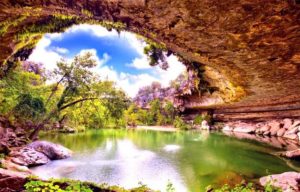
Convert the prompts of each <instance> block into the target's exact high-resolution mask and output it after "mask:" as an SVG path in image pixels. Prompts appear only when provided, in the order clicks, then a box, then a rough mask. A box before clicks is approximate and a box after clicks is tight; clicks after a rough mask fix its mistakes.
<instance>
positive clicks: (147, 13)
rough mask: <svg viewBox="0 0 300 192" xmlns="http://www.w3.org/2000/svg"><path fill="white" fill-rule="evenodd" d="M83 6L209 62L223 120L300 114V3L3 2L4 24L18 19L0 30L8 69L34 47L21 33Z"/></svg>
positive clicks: (209, 0) (0, 10)
mask: <svg viewBox="0 0 300 192" xmlns="http://www.w3.org/2000/svg"><path fill="white" fill-rule="evenodd" d="M31 7H33V8H31ZM82 10H88V11H89V12H91V13H92V14H93V16H92V17H93V19H94V20H110V21H121V22H123V23H125V24H126V25H127V28H126V29H127V30H129V31H132V32H136V33H138V34H141V35H144V36H146V37H149V38H151V39H153V40H156V41H159V42H163V43H165V44H166V46H167V47H168V49H170V50H172V51H173V52H175V53H177V54H178V55H180V56H182V57H183V58H185V59H186V60H191V61H196V62H198V63H202V64H205V65H206V66H207V68H206V69H207V70H206V76H207V78H208V79H209V81H210V83H211V84H212V85H215V86H218V87H219V88H220V94H221V95H222V100H223V101H225V103H223V104H221V106H220V107H219V108H218V111H217V112H218V113H217V114H219V117H220V118H219V119H228V118H229V119H230V118H233V119H239V118H240V115H242V116H243V114H242V113H244V112H248V113H249V114H248V113H247V114H246V117H247V115H248V116H249V118H250V119H251V118H252V116H255V117H257V116H259V115H262V116H264V115H265V116H267V117H280V116H300V5H299V1H294V0H286V1H283V0H265V1H261V0H251V1H250V0H226V1H220V0H135V1H131V0H77V1H75V0H68V1H65V0H34V1H33V0H26V1H24V0H2V1H1V2H0V22H1V23H2V26H4V25H3V22H5V21H9V22H13V21H17V22H15V23H14V25H10V26H9V27H8V28H7V30H6V31H5V32H3V33H2V36H1V41H0V50H1V53H0V63H1V65H2V68H3V70H4V71H5V70H6V69H7V68H9V67H10V65H11V63H10V62H9V61H11V60H14V59H15V57H16V56H17V57H20V58H21V59H22V57H26V55H28V54H29V53H30V48H28V49H24V48H25V47H26V46H25V45H26V41H24V40H23V41H24V42H23V45H22V46H20V44H19V43H18V41H17V40H16V39H15V37H16V35H17V33H18V32H20V31H21V30H22V29H24V28H26V26H28V25H31V24H33V23H37V24H42V23H43V22H45V21H47V19H49V15H54V14H56V13H63V14H75V15H78V16H79V17H81V18H83V17H86V15H84V14H83V13H84V11H82ZM24 13H28V14H27V15H26V17H25V18H20V16H21V15H24ZM2 28H3V27H2ZM55 30H57V31H58V30H59V27H58V28H57V29H54V31H55ZM32 38H33V37H32ZM34 38H39V36H38V35H36V36H35V37H34ZM22 48H23V49H22ZM13 55H15V57H13ZM195 97H196V98H195ZM218 99H219V98H218V97H217V100H218ZM189 102H193V104H192V105H191V104H189ZM187 103H188V106H189V107H190V108H195V107H196V108H197V107H199V106H202V107H203V106H206V105H207V104H206V103H205V102H201V99H197V96H193V97H191V99H190V101H189V99H188V100H187ZM211 103H214V102H210V103H209V104H211ZM219 103H220V102H217V104H219ZM240 106H242V108H240ZM261 113H262V114H261ZM232 114H233V115H232ZM222 115H223V116H222ZM232 116H234V117H232ZM243 117H244V116H243Z"/></svg>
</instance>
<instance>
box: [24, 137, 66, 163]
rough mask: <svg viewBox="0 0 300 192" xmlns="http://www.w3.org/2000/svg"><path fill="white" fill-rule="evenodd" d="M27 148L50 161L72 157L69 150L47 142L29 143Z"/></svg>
mask: <svg viewBox="0 0 300 192" xmlns="http://www.w3.org/2000/svg"><path fill="white" fill-rule="evenodd" d="M28 147H30V148H32V149H34V150H36V151H38V152H40V153H43V154H45V155H46V156H47V157H48V158H49V159H51V160H58V159H65V158H68V157H71V155H72V151H71V150H69V149H67V148H65V147H64V146H62V145H59V144H54V143H51V142H48V141H35V142H33V143H30V144H29V145H28Z"/></svg>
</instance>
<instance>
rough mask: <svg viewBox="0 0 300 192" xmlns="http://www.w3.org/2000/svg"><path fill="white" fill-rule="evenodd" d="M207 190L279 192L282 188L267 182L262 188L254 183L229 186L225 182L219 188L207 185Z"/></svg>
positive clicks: (215, 191)
mask: <svg viewBox="0 0 300 192" xmlns="http://www.w3.org/2000/svg"><path fill="white" fill-rule="evenodd" d="M207 191H212V192H281V191H282V190H281V189H279V188H277V187H274V186H272V185H271V183H268V184H267V185H266V186H265V187H264V188H262V187H261V186H258V185H254V184H253V183H246V182H242V183H240V184H237V185H235V186H234V187H230V186H229V185H227V184H225V185H223V186H222V187H221V188H217V189H211V187H210V186H209V187H207Z"/></svg>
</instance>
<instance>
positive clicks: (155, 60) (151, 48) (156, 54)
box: [144, 38, 168, 69]
mask: <svg viewBox="0 0 300 192" xmlns="http://www.w3.org/2000/svg"><path fill="white" fill-rule="evenodd" d="M144 40H145V42H146V43H147V46H146V47H145V48H144V54H145V55H147V56H148V59H149V61H150V63H149V64H150V66H156V65H159V64H161V68H162V69H167V68H168V63H167V61H166V59H167V57H166V54H165V53H164V52H166V51H167V49H166V46H165V45H163V44H159V43H156V42H154V41H152V40H150V39H146V38H144Z"/></svg>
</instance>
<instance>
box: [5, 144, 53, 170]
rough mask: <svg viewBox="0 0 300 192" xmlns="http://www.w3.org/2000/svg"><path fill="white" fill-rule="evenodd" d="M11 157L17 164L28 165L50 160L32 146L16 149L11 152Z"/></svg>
mask: <svg viewBox="0 0 300 192" xmlns="http://www.w3.org/2000/svg"><path fill="white" fill-rule="evenodd" d="M9 159H10V161H11V162H13V163H15V164H18V165H22V166H27V167H32V166H37V165H44V164H47V163H48V162H49V161H50V160H49V158H48V157H47V156H46V155H45V154H44V153H41V152H38V151H36V150H34V149H33V148H30V147H23V148H21V149H14V150H13V151H12V152H10V154H9Z"/></svg>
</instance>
